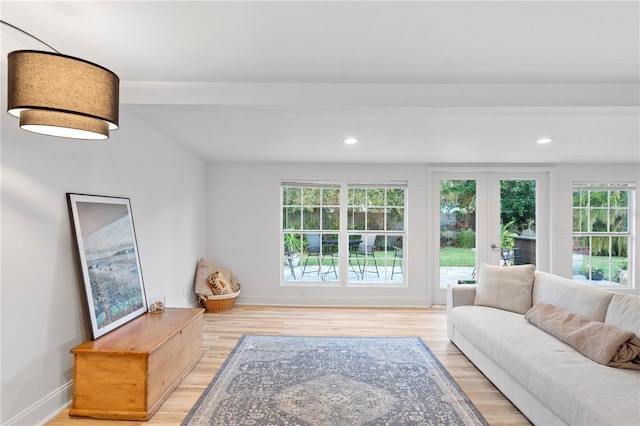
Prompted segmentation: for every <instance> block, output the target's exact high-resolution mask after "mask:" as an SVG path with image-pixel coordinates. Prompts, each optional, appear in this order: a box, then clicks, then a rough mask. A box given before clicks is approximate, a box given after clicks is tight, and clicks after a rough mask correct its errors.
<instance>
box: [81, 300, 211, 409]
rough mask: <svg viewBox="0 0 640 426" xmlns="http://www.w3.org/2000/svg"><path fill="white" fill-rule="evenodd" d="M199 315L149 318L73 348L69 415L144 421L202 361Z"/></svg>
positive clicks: (187, 312) (173, 312)
mask: <svg viewBox="0 0 640 426" xmlns="http://www.w3.org/2000/svg"><path fill="white" fill-rule="evenodd" d="M202 313H203V309H201V308H195V309H190V308H167V309H166V310H165V311H164V312H162V313H147V314H144V315H142V316H140V317H138V318H136V319H134V320H132V321H131V322H129V323H127V324H125V325H123V326H121V327H119V328H117V329H115V330H113V331H112V332H110V333H109V334H107V335H105V336H102V337H100V338H98V339H97V340H94V341H91V342H85V343H83V344H81V345H79V346H76V347H75V348H73V349H72V350H71V353H73V355H74V364H73V402H72V405H71V409H70V410H69V415H70V416H83V417H93V418H97V419H114V420H148V419H149V418H150V417H151V416H152V415H153V413H155V412H156V410H157V409H158V408H159V407H160V405H162V403H163V402H164V400H165V399H167V397H168V396H169V395H170V394H171V392H173V390H174V389H175V388H176V387H177V386H178V385H179V384H180V382H181V381H182V379H184V377H185V376H186V375H187V374H188V373H189V371H190V370H191V369H192V368H193V367H194V366H195V365H196V364H197V362H198V361H199V360H200V358H201V357H202Z"/></svg>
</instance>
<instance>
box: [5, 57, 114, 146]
mask: <svg viewBox="0 0 640 426" xmlns="http://www.w3.org/2000/svg"><path fill="white" fill-rule="evenodd" d="M7 63H8V71H7V80H8V97H7V105H8V107H7V111H8V113H9V114H11V115H13V116H14V117H18V118H19V119H20V127H21V128H22V129H24V130H27V131H30V132H34V133H40V134H44V135H50V136H59V137H65V138H72V139H91V140H101V139H108V138H109V131H110V130H115V129H117V128H118V105H119V87H120V79H119V78H118V76H117V75H116V74H114V73H113V72H111V71H109V70H108V69H106V68H104V67H101V66H99V65H96V64H94V63H91V62H88V61H85V60H83V59H79V58H74V57H72V56H67V55H63V54H60V53H51V52H42V51H37V50H18V51H14V52H11V53H9V55H8V56H7Z"/></svg>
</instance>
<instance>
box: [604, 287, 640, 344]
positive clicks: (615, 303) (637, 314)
mask: <svg viewBox="0 0 640 426" xmlns="http://www.w3.org/2000/svg"><path fill="white" fill-rule="evenodd" d="M604 322H606V323H607V324H609V325H613V326H615V327H618V328H620V329H622V330H626V331H631V332H633V333H634V334H635V335H636V336H640V296H635V295H629V294H615V295H614V296H613V298H612V299H611V303H609V309H607V316H606V318H605V320H604Z"/></svg>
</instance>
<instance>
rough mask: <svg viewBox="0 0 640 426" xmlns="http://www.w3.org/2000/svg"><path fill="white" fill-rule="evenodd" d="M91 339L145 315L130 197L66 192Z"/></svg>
mask: <svg viewBox="0 0 640 426" xmlns="http://www.w3.org/2000/svg"><path fill="white" fill-rule="evenodd" d="M67 202H68V206H69V215H70V217H71V225H72V226H71V227H72V229H73V235H74V239H75V242H76V249H77V256H78V259H79V263H80V269H81V270H82V278H83V281H84V289H85V295H86V303H87V307H88V311H89V317H90V320H91V340H96V339H97V338H99V337H100V336H103V335H104V334H106V333H108V332H110V331H112V330H114V329H116V328H118V327H120V326H122V325H124V324H126V323H127V322H129V321H131V320H133V319H134V318H137V317H139V316H140V315H143V314H145V313H146V312H147V297H146V292H145V288H144V281H143V278H142V268H141V267H140V256H139V253H138V244H137V240H136V234H135V227H134V225H133V214H132V212H131V201H130V200H129V198H123V197H108V196H102V195H86V194H75V193H67Z"/></svg>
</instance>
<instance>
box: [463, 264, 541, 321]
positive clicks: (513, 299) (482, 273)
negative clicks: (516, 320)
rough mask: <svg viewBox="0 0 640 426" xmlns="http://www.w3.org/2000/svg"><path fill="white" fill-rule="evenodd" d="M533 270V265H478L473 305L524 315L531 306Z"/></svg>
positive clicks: (534, 268)
mask: <svg viewBox="0 0 640 426" xmlns="http://www.w3.org/2000/svg"><path fill="white" fill-rule="evenodd" d="M535 270H536V267H535V266H534V265H520V266H494V265H488V264H486V263H482V264H480V268H479V270H478V284H477V286H476V297H475V300H474V302H473V304H474V305H482V306H490V307H492V308H498V309H504V310H505V311H511V312H517V313H519V314H524V313H525V312H527V311H528V310H529V308H531V306H532V304H531V291H532V288H533V278H534V274H535Z"/></svg>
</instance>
